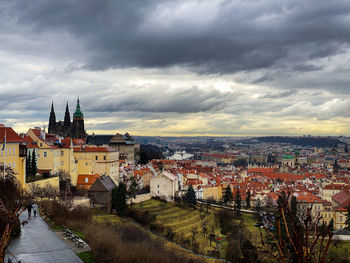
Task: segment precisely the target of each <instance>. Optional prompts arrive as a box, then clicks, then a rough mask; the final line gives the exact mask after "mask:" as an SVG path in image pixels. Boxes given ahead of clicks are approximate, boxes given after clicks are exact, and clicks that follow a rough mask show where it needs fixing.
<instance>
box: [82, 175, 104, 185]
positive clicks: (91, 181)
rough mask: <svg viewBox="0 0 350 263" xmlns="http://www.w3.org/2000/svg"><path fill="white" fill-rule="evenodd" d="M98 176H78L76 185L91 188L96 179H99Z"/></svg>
mask: <svg viewBox="0 0 350 263" xmlns="http://www.w3.org/2000/svg"><path fill="white" fill-rule="evenodd" d="M99 177H100V175H99V174H79V175H78V181H77V185H78V186H89V185H90V186H91V185H92V184H93V183H94V182H95V181H96V179H97V178H99ZM85 178H88V182H87V183H86V182H85Z"/></svg>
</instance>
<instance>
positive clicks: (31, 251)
mask: <svg viewBox="0 0 350 263" xmlns="http://www.w3.org/2000/svg"><path fill="white" fill-rule="evenodd" d="M20 219H21V222H22V221H24V220H27V211H24V212H23V213H22V215H21V216H20ZM7 250H8V252H10V253H11V254H13V255H14V256H15V259H16V260H17V261H18V260H20V261H21V263H82V261H81V260H80V258H79V257H78V256H77V255H76V254H75V253H74V252H73V251H72V250H71V249H70V248H69V247H68V246H67V245H66V244H65V243H64V242H63V241H62V240H60V239H59V238H58V237H57V236H56V235H55V233H53V232H52V231H51V230H50V229H49V227H48V225H47V224H46V223H45V222H44V221H43V220H42V219H41V217H40V216H36V217H33V216H32V217H31V218H30V219H29V220H28V224H25V225H24V226H22V231H21V235H20V236H19V238H17V239H14V240H12V241H11V244H10V246H9V247H8V249H7ZM10 259H13V257H12V256H10ZM16 260H13V261H12V262H17V261H16ZM5 262H7V257H5Z"/></svg>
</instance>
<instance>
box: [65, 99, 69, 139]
mask: <svg viewBox="0 0 350 263" xmlns="http://www.w3.org/2000/svg"><path fill="white" fill-rule="evenodd" d="M70 128H71V122H70V114H69V107H68V101H67V105H66V113H65V114H64V130H65V131H66V134H67V135H68V134H69V133H70Z"/></svg>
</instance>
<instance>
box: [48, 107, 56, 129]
mask: <svg viewBox="0 0 350 263" xmlns="http://www.w3.org/2000/svg"><path fill="white" fill-rule="evenodd" d="M55 131H56V114H55V110H54V109H53V102H52V104H51V112H50V119H49V131H48V132H49V133H54V132H55Z"/></svg>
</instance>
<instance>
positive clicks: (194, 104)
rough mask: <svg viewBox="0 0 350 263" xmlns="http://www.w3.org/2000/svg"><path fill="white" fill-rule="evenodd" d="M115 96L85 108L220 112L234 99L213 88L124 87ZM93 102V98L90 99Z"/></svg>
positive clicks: (226, 93) (110, 110)
mask: <svg viewBox="0 0 350 263" xmlns="http://www.w3.org/2000/svg"><path fill="white" fill-rule="evenodd" d="M118 93H119V95H118V94H116V95H115V96H111V94H107V95H106V96H105V97H103V96H102V98H101V100H99V101H97V102H96V101H95V102H94V103H88V105H91V106H90V107H88V108H87V110H89V111H93V112H123V111H126V112H127V111H139V112H175V113H196V112H214V111H219V110H221V109H224V108H225V107H226V106H228V105H229V104H230V103H232V102H233V101H234V100H235V99H236V98H237V96H238V95H237V94H236V93H235V92H220V91H218V90H215V89H210V90H203V89H199V88H198V87H191V88H176V89H170V88H169V87H158V86H151V87H147V88H146V89H144V88H140V87H128V88H127V90H126V92H123V91H122V92H120V90H119V91H118ZM93 99H94V98H93Z"/></svg>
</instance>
